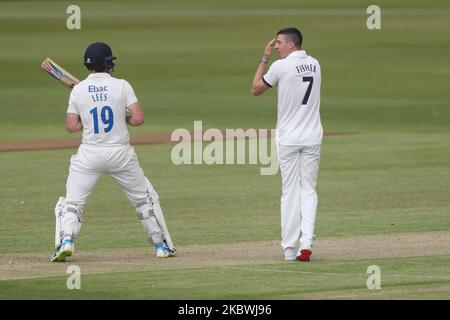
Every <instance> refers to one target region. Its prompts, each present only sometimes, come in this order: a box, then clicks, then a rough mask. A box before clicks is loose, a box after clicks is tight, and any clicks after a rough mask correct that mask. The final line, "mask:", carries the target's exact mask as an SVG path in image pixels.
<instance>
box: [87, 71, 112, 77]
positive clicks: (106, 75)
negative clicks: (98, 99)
mask: <svg viewBox="0 0 450 320" xmlns="http://www.w3.org/2000/svg"><path fill="white" fill-rule="evenodd" d="M106 77H111V75H110V74H109V73H108V72H96V73H91V74H89V75H88V78H90V79H96V78H106Z"/></svg>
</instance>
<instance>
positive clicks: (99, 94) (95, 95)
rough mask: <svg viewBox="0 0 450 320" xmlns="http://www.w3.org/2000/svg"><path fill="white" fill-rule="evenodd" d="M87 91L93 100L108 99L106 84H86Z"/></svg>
mask: <svg viewBox="0 0 450 320" xmlns="http://www.w3.org/2000/svg"><path fill="white" fill-rule="evenodd" d="M88 92H89V93H92V94H91V97H92V101H93V102H97V101H107V100H108V93H107V92H108V86H100V87H97V86H94V85H90V86H88Z"/></svg>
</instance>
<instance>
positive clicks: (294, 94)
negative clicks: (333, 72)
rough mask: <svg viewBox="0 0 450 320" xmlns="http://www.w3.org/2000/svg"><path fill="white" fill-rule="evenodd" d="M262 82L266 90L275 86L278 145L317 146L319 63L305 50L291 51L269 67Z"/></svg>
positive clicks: (319, 130) (319, 139) (319, 131)
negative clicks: (276, 88)
mask: <svg viewBox="0 0 450 320" xmlns="http://www.w3.org/2000/svg"><path fill="white" fill-rule="evenodd" d="M262 80H263V81H264V83H265V84H266V85H268V86H270V87H272V86H275V85H278V119H277V141H278V143H280V144H283V145H317V144H321V143H322V136H323V129H322V124H321V122H320V113H319V108H320V82H321V73H320V65H319V62H318V61H317V60H316V59H314V58H313V57H310V56H308V55H307V54H306V51H305V50H298V51H294V52H292V53H291V54H289V55H288V56H287V57H286V58H285V59H280V60H277V61H275V62H274V63H272V65H271V66H270V68H269V70H268V71H267V73H266V74H265V75H264V76H263V79H262Z"/></svg>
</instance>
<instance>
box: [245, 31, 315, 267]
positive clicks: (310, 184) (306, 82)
mask: <svg viewBox="0 0 450 320" xmlns="http://www.w3.org/2000/svg"><path fill="white" fill-rule="evenodd" d="M301 45H302V35H301V33H300V31H299V30H298V29H296V28H286V29H282V30H280V31H279V32H278V33H277V36H276V38H274V39H272V40H271V41H269V43H267V45H266V47H265V49H264V53H263V56H262V58H261V60H260V63H259V66H258V69H257V70H256V73H255V76H254V79H253V84H252V93H253V95H255V96H259V95H261V94H262V93H264V92H265V91H266V90H267V89H269V88H271V87H273V86H278V119H277V136H276V142H277V147H278V157H279V162H280V171H281V179H282V195H281V247H282V249H283V253H284V259H285V260H288V261H290V260H299V261H310V256H311V255H312V250H313V249H312V248H313V241H314V237H315V236H314V227H315V222H316V214H317V203H318V199H317V192H316V184H317V173H318V170H319V161H320V147H321V144H322V136H323V129H322V124H321V121H320V114H319V108H320V82H321V71H320V65H319V62H318V61H317V60H316V59H315V58H313V57H311V56H309V55H308V54H307V53H306V51H305V50H303V49H301ZM272 48H275V50H276V51H277V53H278V56H279V58H280V59H279V60H277V61H275V62H274V63H272V65H271V66H270V68H269V70H268V71H267V73H265V74H264V72H265V66H266V64H267V63H268V61H269V59H270V56H271V51H272Z"/></svg>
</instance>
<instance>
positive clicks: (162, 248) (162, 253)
mask: <svg viewBox="0 0 450 320" xmlns="http://www.w3.org/2000/svg"><path fill="white" fill-rule="evenodd" d="M155 248H156V257H157V258H169V257H173V256H174V255H175V252H176V251H175V248H174V249H173V250H171V249H170V248H169V247H168V246H167V244H166V243H165V242H164V241H163V242H160V243H157V244H155Z"/></svg>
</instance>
